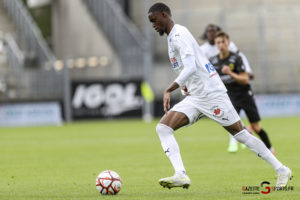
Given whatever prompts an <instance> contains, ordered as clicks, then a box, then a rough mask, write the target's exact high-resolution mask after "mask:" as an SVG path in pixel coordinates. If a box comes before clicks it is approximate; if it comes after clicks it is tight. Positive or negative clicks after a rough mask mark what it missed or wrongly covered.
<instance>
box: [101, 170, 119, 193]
mask: <svg viewBox="0 0 300 200" xmlns="http://www.w3.org/2000/svg"><path fill="white" fill-rule="evenodd" d="M96 187H97V190H98V191H99V192H100V194H109V195H114V194H117V193H118V192H119V191H120V190H121V187H122V180H121V177H120V176H119V175H118V174H117V173H116V172H114V171H112V170H105V171H103V172H101V173H100V174H99V175H98V176H97V178H96Z"/></svg>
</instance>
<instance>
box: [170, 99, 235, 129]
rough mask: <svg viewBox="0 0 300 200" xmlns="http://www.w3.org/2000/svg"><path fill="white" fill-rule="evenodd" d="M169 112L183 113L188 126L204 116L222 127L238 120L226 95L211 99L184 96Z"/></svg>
mask: <svg viewBox="0 0 300 200" xmlns="http://www.w3.org/2000/svg"><path fill="white" fill-rule="evenodd" d="M171 111H177V112H181V113H184V114H185V115H186V116H187V117H188V119H189V124H193V123H195V122H197V121H198V120H199V119H201V118H202V117H204V116H207V117H209V118H210V119H213V120H215V121H216V122H218V123H219V124H221V125H222V126H230V125H232V124H234V123H236V122H237V121H239V120H240V117H239V115H238V114H237V112H236V110H235V109H234V107H233V105H232V103H231V101H230V99H229V97H228V95H227V93H224V94H221V95H219V96H217V97H214V98H211V99H203V98H197V97H195V96H186V97H185V98H184V99H183V100H182V101H180V102H179V103H177V104H176V105H174V107H173V108H172V109H171Z"/></svg>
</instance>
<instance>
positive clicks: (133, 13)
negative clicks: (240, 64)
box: [0, 0, 300, 126]
mask: <svg viewBox="0 0 300 200" xmlns="http://www.w3.org/2000/svg"><path fill="white" fill-rule="evenodd" d="M155 2H157V1H153V0H0V126H17V125H22V126H23V125H45V124H47V125H49V124H61V123H63V121H66V122H71V121H73V120H82V119H114V118H122V119H123V118H143V119H144V120H145V121H151V119H152V118H154V117H160V116H162V114H163V110H162V95H163V91H164V89H165V88H166V87H167V86H168V85H169V84H170V83H171V82H173V81H174V79H175V74H173V72H172V70H171V67H170V66H171V65H170V63H169V60H168V54H167V40H166V37H160V36H159V35H158V34H157V33H156V32H155V31H154V30H152V27H151V24H150V23H149V22H148V19H147V12H148V9H149V7H150V6H151V5H152V4H153V3H155ZM162 2H164V3H166V4H167V5H169V7H170V8H171V10H172V14H173V19H174V21H175V23H178V24H181V25H184V26H186V27H187V28H188V29H189V30H190V31H191V33H192V34H193V35H194V37H195V38H197V39H198V42H199V45H201V44H202V43H204V41H202V40H201V39H200V36H201V35H202V34H203V32H204V29H205V27H206V26H207V25H208V24H209V23H214V24H217V25H219V26H221V27H222V28H223V29H224V30H225V31H226V32H228V33H229V35H230V37H231V39H232V41H234V43H235V44H236V45H237V46H238V48H239V49H240V50H241V51H242V52H243V53H244V54H245V55H246V57H247V58H248V60H249V62H250V65H251V68H252V70H253V73H254V76H255V79H254V80H252V81H251V84H252V87H253V90H254V92H255V94H256V96H255V98H256V100H257V104H258V107H259V110H260V112H261V114H262V115H263V116H266V117H282V116H300V52H299V46H300V37H299V35H300V12H299V11H300V1H298V0H243V1H241V0H210V1H209V3H208V2H207V1H205V0H162ZM181 98H182V97H181V94H180V92H179V91H178V92H177V93H175V94H174V95H173V96H172V102H173V103H175V102H177V101H179V100H180V99H181Z"/></svg>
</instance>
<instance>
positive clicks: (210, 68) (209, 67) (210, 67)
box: [205, 62, 217, 78]
mask: <svg viewBox="0 0 300 200" xmlns="http://www.w3.org/2000/svg"><path fill="white" fill-rule="evenodd" d="M205 69H206V71H207V72H208V73H209V78H211V77H213V76H214V75H216V74H217V71H216V69H215V67H214V66H213V65H212V64H211V63H210V62H209V63H207V64H205Z"/></svg>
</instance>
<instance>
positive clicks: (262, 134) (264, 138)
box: [257, 129, 271, 149]
mask: <svg viewBox="0 0 300 200" xmlns="http://www.w3.org/2000/svg"><path fill="white" fill-rule="evenodd" d="M257 135H259V137H260V139H261V140H262V141H263V142H264V143H265V145H266V146H267V148H268V149H270V148H271V142H270V140H269V137H268V135H267V133H266V132H265V131H264V130H263V129H261V130H260V131H259V132H258V133H257Z"/></svg>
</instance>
